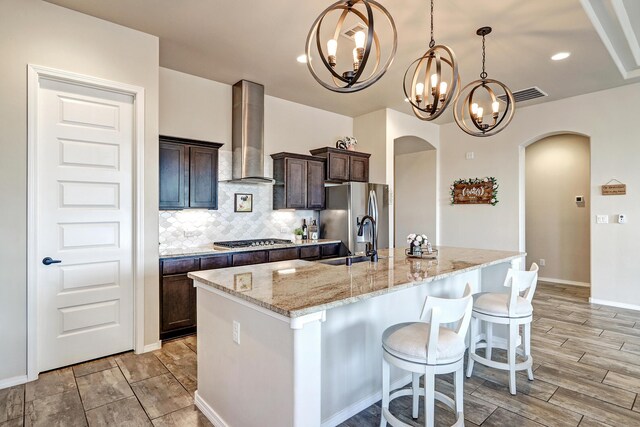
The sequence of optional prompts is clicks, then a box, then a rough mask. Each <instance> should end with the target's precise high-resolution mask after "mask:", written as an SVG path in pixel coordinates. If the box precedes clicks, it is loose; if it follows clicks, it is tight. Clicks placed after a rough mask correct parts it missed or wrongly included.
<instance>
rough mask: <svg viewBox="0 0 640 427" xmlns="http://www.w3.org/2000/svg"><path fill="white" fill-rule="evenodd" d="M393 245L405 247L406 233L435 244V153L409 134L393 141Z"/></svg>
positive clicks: (424, 143) (419, 139) (423, 141)
mask: <svg viewBox="0 0 640 427" xmlns="http://www.w3.org/2000/svg"><path fill="white" fill-rule="evenodd" d="M393 145H394V239H393V240H394V245H395V247H397V248H403V247H405V246H406V237H407V235H408V234H409V233H423V234H426V235H427V236H428V237H429V239H430V240H431V241H432V242H433V243H436V242H437V224H438V219H437V176H438V173H437V172H438V171H437V163H438V162H437V152H436V147H434V146H433V145H432V144H430V143H429V142H428V141H426V140H424V139H422V138H420V137H417V136H413V135H406V136H402V137H399V138H396V139H394V144H393Z"/></svg>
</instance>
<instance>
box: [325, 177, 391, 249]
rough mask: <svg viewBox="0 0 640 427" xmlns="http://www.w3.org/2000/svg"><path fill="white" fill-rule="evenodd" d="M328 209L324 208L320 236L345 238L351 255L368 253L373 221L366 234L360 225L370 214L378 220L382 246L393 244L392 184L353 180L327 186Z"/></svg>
mask: <svg viewBox="0 0 640 427" xmlns="http://www.w3.org/2000/svg"><path fill="white" fill-rule="evenodd" d="M325 190H326V208H325V209H324V210H322V211H320V238H322V239H339V240H342V243H344V244H345V245H346V246H347V248H348V250H349V252H350V253H351V254H353V255H354V254H360V253H364V252H365V251H366V248H367V243H369V244H371V243H372V242H373V230H372V227H371V226H370V222H368V221H367V222H366V223H365V227H364V233H363V235H362V237H360V236H358V235H357V234H358V226H359V225H360V221H361V220H362V217H363V216H365V215H370V216H371V217H373V219H374V220H375V222H376V228H377V234H378V249H383V248H388V247H389V186H388V185H386V184H369V183H365V182H350V183H346V184H340V185H334V186H330V187H327V188H326V189H325Z"/></svg>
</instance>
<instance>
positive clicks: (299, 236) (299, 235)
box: [293, 228, 302, 242]
mask: <svg viewBox="0 0 640 427" xmlns="http://www.w3.org/2000/svg"><path fill="white" fill-rule="evenodd" d="M293 234H295V236H296V242H299V241H301V240H302V228H296V229H295V230H293Z"/></svg>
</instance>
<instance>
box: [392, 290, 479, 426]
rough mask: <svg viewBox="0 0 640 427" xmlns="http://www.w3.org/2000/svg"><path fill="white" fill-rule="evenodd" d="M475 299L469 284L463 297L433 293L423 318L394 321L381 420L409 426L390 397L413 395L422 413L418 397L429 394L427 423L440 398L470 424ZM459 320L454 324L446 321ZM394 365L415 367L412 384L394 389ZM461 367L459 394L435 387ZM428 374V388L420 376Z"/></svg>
mask: <svg viewBox="0 0 640 427" xmlns="http://www.w3.org/2000/svg"><path fill="white" fill-rule="evenodd" d="M472 304H473V300H472V297H471V287H470V286H469V285H468V284H467V286H466V289H465V292H464V295H463V297H462V298H457V299H443V298H436V297H427V298H426V299H425V302H424V306H423V308H422V314H421V315H420V320H421V321H418V322H408V323H400V324H397V325H393V326H390V327H389V328H387V329H386V330H385V331H384V333H383V334H382V348H383V352H382V353H383V360H382V414H381V418H380V425H381V426H386V425H387V423H389V424H391V425H392V426H394V427H397V426H409V424H405V423H403V422H402V421H400V420H399V419H398V418H396V417H395V416H394V415H392V414H391V412H389V402H390V401H391V400H393V399H395V398H397V397H400V396H413V407H412V416H413V418H418V399H419V396H424V406H425V426H427V427H433V425H434V419H435V418H434V412H433V411H434V406H435V405H434V404H435V400H436V399H437V400H439V401H440V402H442V403H444V404H446V405H447V406H449V407H450V408H451V409H453V410H454V412H455V413H456V417H457V421H456V423H455V424H454V426H464V412H463V396H464V393H463V387H464V385H463V383H464V352H465V349H466V348H465V347H466V346H465V336H466V334H467V329H468V327H469V322H470V320H471V308H472ZM453 323H455V324H456V325H457V326H456V327H455V329H450V328H447V327H445V326H442V325H444V324H453ZM390 365H393V366H396V367H398V368H400V369H402V370H405V371H409V372H411V373H412V374H413V375H412V383H411V388H410V389H400V390H397V391H395V392H393V393H391V394H390V390H389V387H390V381H391V379H390V372H389V368H390ZM451 372H455V375H454V386H455V400H453V399H451V398H450V397H448V396H445V395H444V394H442V393H440V392H437V391H435V376H436V375H438V374H448V373H451ZM422 375H424V388H420V377H421V376H422Z"/></svg>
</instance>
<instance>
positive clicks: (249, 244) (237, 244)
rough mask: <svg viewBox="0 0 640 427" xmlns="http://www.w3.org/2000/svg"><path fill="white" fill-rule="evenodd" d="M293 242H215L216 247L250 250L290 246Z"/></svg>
mask: <svg viewBox="0 0 640 427" xmlns="http://www.w3.org/2000/svg"><path fill="white" fill-rule="evenodd" d="M292 243H293V242H292V241H291V240H283V239H252V240H230V241H227V242H213V244H214V245H217V246H222V247H224V248H250V247H255V246H258V247H261V246H274V245H290V244H292Z"/></svg>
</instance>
